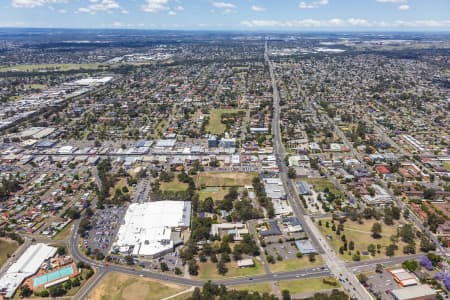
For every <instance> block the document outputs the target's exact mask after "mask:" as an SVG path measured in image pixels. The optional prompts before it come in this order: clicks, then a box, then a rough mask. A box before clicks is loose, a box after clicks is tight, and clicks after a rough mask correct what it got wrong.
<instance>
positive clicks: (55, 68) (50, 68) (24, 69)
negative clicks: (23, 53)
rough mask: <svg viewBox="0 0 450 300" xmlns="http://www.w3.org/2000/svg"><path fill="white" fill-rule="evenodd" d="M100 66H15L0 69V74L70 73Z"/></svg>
mask: <svg viewBox="0 0 450 300" xmlns="http://www.w3.org/2000/svg"><path fill="white" fill-rule="evenodd" d="M100 66H101V65H100V64H38V65H17V66H11V67H0V72H14V71H21V72H32V71H40V70H48V71H70V70H80V69H97V68H99V67H100Z"/></svg>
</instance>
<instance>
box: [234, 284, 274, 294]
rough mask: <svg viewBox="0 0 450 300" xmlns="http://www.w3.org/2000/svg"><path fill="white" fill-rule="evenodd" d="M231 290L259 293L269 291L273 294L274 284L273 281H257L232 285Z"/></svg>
mask: <svg viewBox="0 0 450 300" xmlns="http://www.w3.org/2000/svg"><path fill="white" fill-rule="evenodd" d="M229 289H231V290H237V291H251V292H258V293H261V294H262V293H269V294H272V284H271V283H255V284H245V285H235V286H232V287H230V288H229Z"/></svg>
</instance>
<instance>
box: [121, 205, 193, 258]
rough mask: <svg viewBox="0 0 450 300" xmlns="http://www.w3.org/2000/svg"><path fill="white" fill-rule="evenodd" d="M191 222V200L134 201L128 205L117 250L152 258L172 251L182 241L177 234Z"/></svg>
mask: <svg viewBox="0 0 450 300" xmlns="http://www.w3.org/2000/svg"><path fill="white" fill-rule="evenodd" d="M190 221H191V202H187V201H186V202H185V201H157V202H146V203H133V204H131V205H130V206H129V207H128V210H127V212H126V214H125V217H124V221H123V222H124V223H123V225H122V226H121V227H120V229H119V232H118V234H117V240H116V242H115V243H114V245H113V249H117V250H119V251H120V252H127V253H130V254H132V255H135V256H149V257H156V256H159V255H163V254H165V253H169V252H172V251H173V249H174V247H175V246H176V244H177V242H178V240H176V239H175V237H174V233H176V232H177V231H180V230H181V229H182V228H186V227H189V225H190Z"/></svg>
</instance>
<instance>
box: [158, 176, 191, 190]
mask: <svg viewBox="0 0 450 300" xmlns="http://www.w3.org/2000/svg"><path fill="white" fill-rule="evenodd" d="M160 184H161V186H160V188H161V191H163V192H166V191H167V192H182V191H186V190H187V189H188V187H189V186H188V184H187V183H184V182H180V181H179V180H178V178H177V176H175V177H174V178H173V179H172V180H171V181H169V182H164V181H161V182H160Z"/></svg>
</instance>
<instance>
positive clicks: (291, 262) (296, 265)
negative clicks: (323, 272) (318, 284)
mask: <svg viewBox="0 0 450 300" xmlns="http://www.w3.org/2000/svg"><path fill="white" fill-rule="evenodd" d="M320 265H323V261H322V259H321V257H320V255H316V260H315V261H314V262H310V261H309V258H308V256H307V255H305V256H303V257H302V258H290V259H284V260H282V261H277V262H276V263H274V264H269V269H270V271H272V272H274V273H277V272H287V271H294V270H299V269H305V268H312V267H315V266H320Z"/></svg>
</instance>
